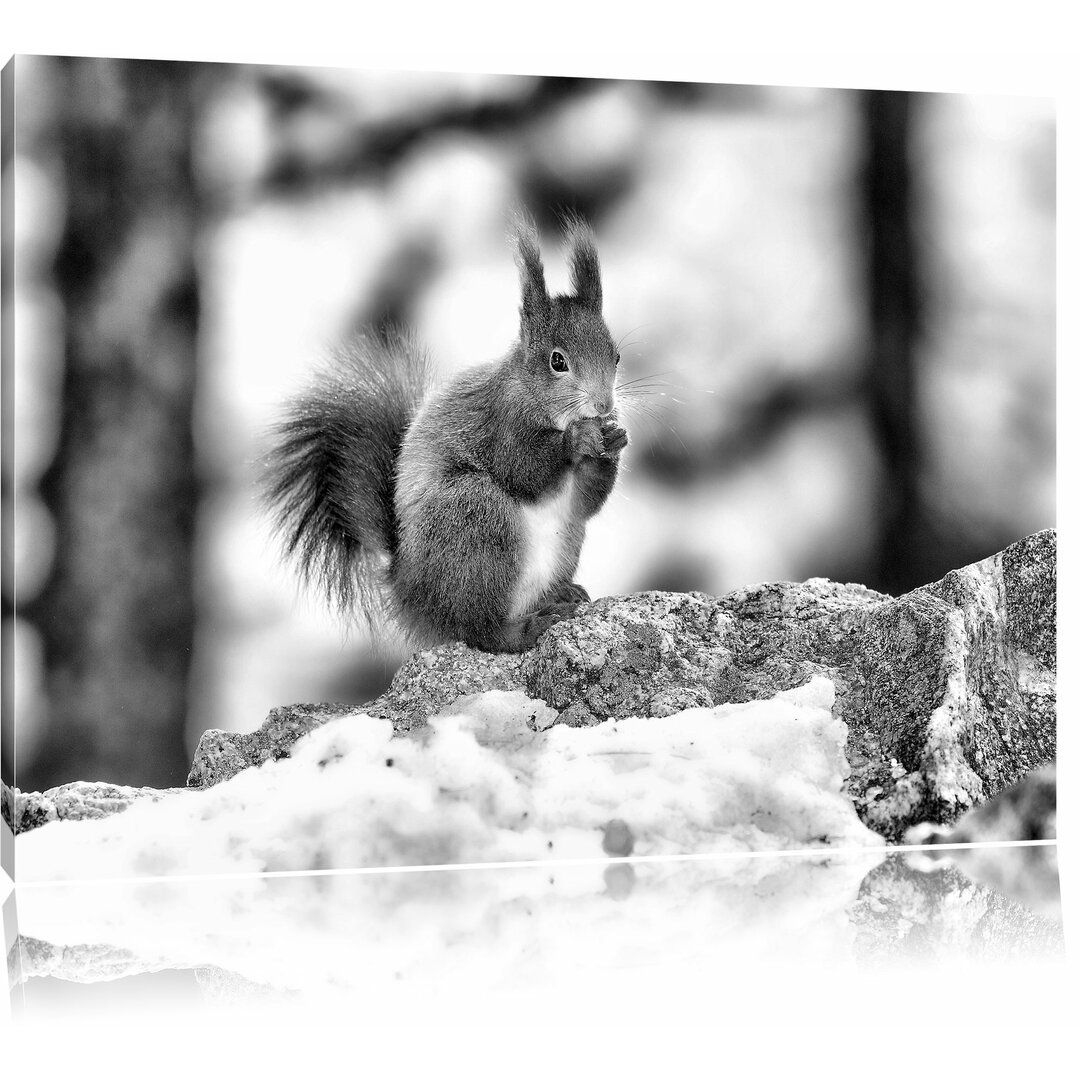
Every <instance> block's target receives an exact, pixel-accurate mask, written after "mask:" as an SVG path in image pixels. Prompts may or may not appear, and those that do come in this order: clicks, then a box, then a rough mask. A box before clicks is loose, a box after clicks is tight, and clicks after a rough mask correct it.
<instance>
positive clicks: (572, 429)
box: [566, 416, 604, 460]
mask: <svg viewBox="0 0 1080 1080" xmlns="http://www.w3.org/2000/svg"><path fill="white" fill-rule="evenodd" d="M566 445H567V450H568V451H569V452H570V457H571V458H573V459H574V460H578V459H580V458H587V457H592V458H598V457H603V455H604V433H603V426H602V424H601V422H600V418H599V417H597V416H584V417H582V418H581V419H580V420H575V421H574V422H573V423H572V424H570V426H569V427H568V428H567V429H566Z"/></svg>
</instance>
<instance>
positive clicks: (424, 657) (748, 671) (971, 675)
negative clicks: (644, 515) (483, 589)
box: [4, 529, 1057, 841]
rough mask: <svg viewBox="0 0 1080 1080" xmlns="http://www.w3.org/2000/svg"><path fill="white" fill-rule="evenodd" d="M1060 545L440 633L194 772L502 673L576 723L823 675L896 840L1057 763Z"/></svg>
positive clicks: (104, 804)
mask: <svg viewBox="0 0 1080 1080" xmlns="http://www.w3.org/2000/svg"><path fill="white" fill-rule="evenodd" d="M1056 553H1057V543H1056V533H1055V531H1054V530H1052V529H1051V530H1045V531H1043V532H1039V533H1035V534H1033V535H1032V536H1029V537H1027V538H1025V539H1024V540H1021V541H1019V542H1018V543H1015V544H1013V545H1011V546H1010V547H1008V548H1006V549H1005V550H1004V551H1002V552H1000V553H999V554H997V555H994V556H992V557H990V558H988V559H985V560H983V561H982V562H978V563H974V564H973V565H971V566H967V567H964V568H963V569H960V570H955V571H952V572H950V573H949V574H947V575H946V576H945V577H944V578H942V579H941V580H940V581H938V582H935V583H933V584H930V585H925V586H923V587H921V588H918V589H915V590H913V591H912V592H910V593H906V594H905V595H903V596H900V597H890V596H886V595H883V594H881V593H877V592H874V591H872V590H870V589H867V588H864V587H863V586H861V585H850V584H848V585H843V584H837V583H836V582H833V581H829V580H826V579H822V578H813V579H811V580H809V581H806V582H803V583H789V582H777V583H770V584H765V585H756V586H753V587H749V588H744V589H740V590H737V591H736V592H733V593H729V594H728V595H726V596H722V597H713V596H707V595H705V594H702V593H664V592H648V593H640V594H637V595H633V596H621V597H610V598H606V599H601V600H597V601H594V602H593V603H589V604H584V605H582V607H581V609H580V611H579V613H578V614H577V615H576V616H575V617H574V618H573V619H569V620H567V621H565V622H562V623H559V624H558V625H556V626H555V627H553V628H552V629H551V631H549V632H548V633H547V634H545V635H544V636H543V637H542V638H541V639H540V641H539V642H538V643H537V645H536V647H535V648H534V649H532V650H531V651H529V652H527V653H525V654H523V655H521V656H513V655H491V654H488V653H483V652H479V651H477V650H475V649H470V648H467V647H466V646H464V645H462V644H460V643H457V644H451V645H446V646H442V647H440V648H437V649H432V650H429V651H426V652H421V653H418V654H416V655H415V656H413V657H412V658H411V659H409V660H408V661H407V662H406V663H405V664H403V665H402V667H401V668H400V670H399V671H398V673H397V675H396V676H395V678H394V680H393V683H392V685H391V686H390V688H389V690H387V691H386V693H384V694H383V695H382V696H381V697H379V698H377V699H376V700H375V701H373V702H370V703H367V704H365V705H361V706H357V705H343V704H332V705H331V704H319V705H311V704H307V705H293V706H285V707H281V708H277V709H274V710H273V711H272V712H271V714H270V716H269V717H268V718H267V720H266V721H265V722H264V723H263V725H262V726H261V727H260V728H259V729H258V730H257V731H254V732H250V733H246V734H236V733H229V732H224V731H218V730H210V731H207V732H206V733H205V734H204V735H203V737H202V739H201V741H200V743H199V746H198V748H197V750H196V753H195V758H194V762H193V764H192V767H191V772H190V775H189V777H188V786H189V788H206V787H210V786H212V785H215V784H217V783H220V782H221V781H223V780H226V779H228V778H230V777H232V776H234V775H236V774H237V773H238V772H241V771H242V770H244V769H248V768H252V767H254V766H258V765H260V764H262V763H263V762H266V761H272V760H278V759H281V758H285V757H288V756H289V755H290V749H291V747H292V745H293V744H294V743H295V742H296V741H297V740H298V739H300V738H301V737H302V736H303V735H305V734H306V733H307V732H309V731H311V730H312V729H313V728H316V727H319V726H321V725H322V724H324V723H325V722H326V721H328V720H330V719H333V718H336V717H339V716H342V715H344V714H347V713H361V712H362V713H366V714H367V715H369V716H373V717H380V718H383V719H388V720H391V721H392V722H393V726H394V731H395V733H396V734H399V735H405V734H408V733H409V732H411V731H413V730H414V729H416V728H419V727H422V726H423V725H424V724H425V723H426V721H427V719H428V718H429V717H431V716H433V715H436V714H438V713H440V712H446V711H448V710H450V709H452V707H453V706H454V704H455V702H458V701H459V700H460V699H461V698H463V697H466V696H469V695H474V694H478V693H481V692H483V691H487V690H508V691H524V692H525V693H526V694H527V695H528V696H529V697H530V698H533V699H538V700H540V701H543V702H544V704H545V706H546V707H547V708H546V709H543V710H539V711H538V714H537V715H538V716H539V717H540V719H539V720H537V721H536V723H537V724H538V726H546V725H548V724H551V723H555V724H567V725H571V726H575V727H579V726H589V725H594V724H597V723H600V722H601V721H603V720H606V719H609V718H615V719H622V718H626V717H631V716H670V715H672V714H674V713H676V712H680V711H681V710H683V709H687V708H690V707H693V706H705V707H709V706H714V705H720V704H723V703H727V702H745V701H752V700H758V699H764V698H769V697H771V696H773V695H775V694H777V693H778V692H780V691H785V690H789V689H792V688H794V687H797V686H801V685H803V684H805V683H806V682H807V681H808V680H809V679H810V678H812V677H814V676H815V675H823V676H826V677H828V678H830V679H831V680H832V681H833V683H834V685H835V688H836V698H835V705H834V715H835V716H836V717H838V718H839V719H841V720H843V721H844V722H845V723H846V724H847V727H848V740H847V749H846V753H847V759H848V763H849V765H850V775H849V776H848V777H847V779H846V781H845V785H844V790H845V793H846V794H847V796H848V797H849V798H850V799H851V801H852V803H853V804H854V806H855V809H856V811H857V812H858V814H859V817H860V818H861V819H862V821H863V822H864V823H865V824H866V825H867V826H868V827H869V828H870V829H872V830H873V831H875V832H877V833H879V834H881V835H882V836H884V837H886V838H887V839H889V840H893V841H897V840H900V839H902V838H903V836H904V833H905V830H907V829H908V828H909V827H911V826H913V825H917V824H920V823H924V822H933V823H936V824H938V825H942V826H947V825H950V824H952V823H953V822H955V821H956V820H957V819H958V818H960V817H961V816H962V815H963V814H965V813H966V812H967V811H969V810H970V809H972V808H973V807H976V806H979V805H980V804H983V803H985V802H987V801H988V800H990V799H992V798H993V797H994V796H995V795H997V794H998V793H999V792H1001V791H1002V790H1003V789H1005V788H1006V787H1009V786H1010V785H1012V784H1014V783H1016V782H1017V781H1019V780H1020V779H1022V778H1023V777H1024V776H1026V775H1027V774H1029V773H1031V772H1032V771H1033V770H1035V769H1038V768H1040V767H1041V766H1044V765H1047V764H1049V763H1051V762H1053V760H1054V758H1055V756H1056V711H1055V679H1056V666H1057V665H1056V615H1057V607H1056V589H1057V570H1056ZM4 794H5V799H4V817H5V819H7V820H8V822H9V824H10V823H12V822H15V823H16V825H15V826H14V827H15V828H16V831H20V830H25V829H27V828H32V827H34V826H36V825H38V824H42V823H44V822H45V821H48V820H53V819H54V818H58V817H68V818H77V817H85V816H97V815H100V814H102V813H110V812H115V811H116V810H119V809H123V808H124V807H126V806H127V805H129V804H130V802H132V801H134V800H136V799H141V798H153V797H156V796H159V795H161V794H165V793H164V792H153V791H148V790H147V789H134V788H119V787H116V786H115V785H93V784H80V785H66V786H65V787H64V788H59V789H54V790H52V791H48V792H44V793H35V792H31V793H21V792H18V791H15V792H14V793H12V792H5V793H4Z"/></svg>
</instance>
